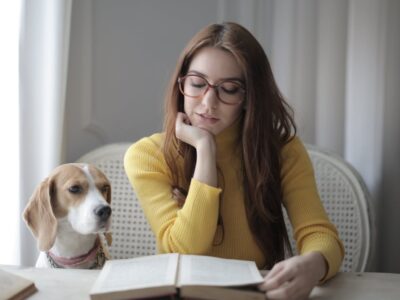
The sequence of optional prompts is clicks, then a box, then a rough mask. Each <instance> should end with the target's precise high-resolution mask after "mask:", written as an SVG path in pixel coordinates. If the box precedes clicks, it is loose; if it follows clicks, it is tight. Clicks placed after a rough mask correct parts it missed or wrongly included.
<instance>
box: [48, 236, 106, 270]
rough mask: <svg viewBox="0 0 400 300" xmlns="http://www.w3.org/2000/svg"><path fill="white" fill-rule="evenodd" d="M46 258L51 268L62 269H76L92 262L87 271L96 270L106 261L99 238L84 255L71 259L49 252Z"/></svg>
mask: <svg viewBox="0 0 400 300" xmlns="http://www.w3.org/2000/svg"><path fill="white" fill-rule="evenodd" d="M46 257H47V260H48V262H49V263H50V265H51V266H52V267H53V268H64V269H71V268H78V267H79V266H80V265H83V264H85V263H88V262H91V261H93V264H92V265H91V266H90V267H89V269H96V268H101V267H103V265H104V263H105V261H106V256H105V254H104V252H103V248H102V247H101V244H100V240H99V238H97V239H96V242H95V243H94V246H93V248H92V249H90V250H89V252H88V253H86V254H83V255H80V256H76V257H71V258H65V257H60V256H57V255H55V254H53V253H51V252H50V251H47V252H46Z"/></svg>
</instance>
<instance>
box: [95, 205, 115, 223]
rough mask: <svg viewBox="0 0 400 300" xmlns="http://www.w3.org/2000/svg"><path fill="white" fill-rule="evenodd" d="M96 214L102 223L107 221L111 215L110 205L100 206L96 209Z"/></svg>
mask: <svg viewBox="0 0 400 300" xmlns="http://www.w3.org/2000/svg"><path fill="white" fill-rule="evenodd" d="M94 213H95V214H96V216H98V217H99V218H100V220H101V221H106V220H107V219H108V218H109V217H110V215H111V207H110V206H108V205H102V206H98V207H96V208H95V210H94Z"/></svg>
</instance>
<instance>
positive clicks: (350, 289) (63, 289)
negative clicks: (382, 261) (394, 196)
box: [0, 266, 400, 300]
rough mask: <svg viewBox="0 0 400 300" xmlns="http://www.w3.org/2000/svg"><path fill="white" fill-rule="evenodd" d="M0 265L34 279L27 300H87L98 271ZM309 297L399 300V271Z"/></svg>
mask: <svg viewBox="0 0 400 300" xmlns="http://www.w3.org/2000/svg"><path fill="white" fill-rule="evenodd" d="M0 268H1V269H4V270H6V271H10V272H12V273H15V274H17V275H20V276H23V277H26V278H28V279H31V280H33V281H34V282H35V285H36V287H37V288H38V292H36V293H35V294H33V295H32V296H31V297H29V299H30V300H35V299H37V300H51V299H59V300H63V299H65V300H70V299H74V300H80V299H85V300H88V299H90V298H89V291H90V289H91V287H92V285H93V283H94V281H95V279H96V277H97V275H98V274H99V271H98V270H65V269H38V268H32V267H28V268H24V267H16V266H0ZM310 299H313V300H333V299H337V300H339V299H340V300H381V299H384V300H399V299H400V274H390V273H339V274H337V275H336V276H335V277H334V278H333V279H331V280H329V281H328V282H326V283H325V284H324V285H322V286H318V287H316V288H314V290H313V291H312V293H311V296H310Z"/></svg>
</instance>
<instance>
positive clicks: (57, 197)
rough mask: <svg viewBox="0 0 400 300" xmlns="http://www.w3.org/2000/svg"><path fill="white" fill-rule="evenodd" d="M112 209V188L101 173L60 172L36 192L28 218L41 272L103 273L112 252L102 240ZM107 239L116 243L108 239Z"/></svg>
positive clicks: (64, 168)
mask: <svg viewBox="0 0 400 300" xmlns="http://www.w3.org/2000/svg"><path fill="white" fill-rule="evenodd" d="M110 204H111V185H110V182H109V180H108V179H107V177H106V176H105V175H104V174H103V173H102V172H101V171H100V170H99V169H97V168H96V167H94V166H92V165H88V164H64V165H61V166H58V167H57V168H55V169H54V170H53V171H52V172H51V174H50V175H49V176H48V177H47V178H46V179H45V180H43V181H42V182H41V183H40V184H39V186H38V187H37V188H36V189H35V191H34V193H33V194H32V196H31V198H30V199H29V202H28V204H27V206H26V208H25V210H24V212H23V218H24V220H25V222H26V224H27V226H28V227H29V229H30V230H31V232H32V234H33V235H34V236H35V238H36V239H37V244H38V248H39V250H41V253H40V255H39V257H38V260H37V262H36V267H63V268H79V269H89V268H101V267H102V265H103V264H104V260H105V259H104V257H106V258H107V256H108V251H107V250H106V249H103V248H104V246H105V245H104V243H102V241H104V238H103V239H100V238H99V235H100V234H104V233H106V232H107V230H108V229H109V227H110V223H111V207H110ZM106 238H107V241H108V242H109V243H111V236H109V235H108V233H106ZM104 250H105V251H104Z"/></svg>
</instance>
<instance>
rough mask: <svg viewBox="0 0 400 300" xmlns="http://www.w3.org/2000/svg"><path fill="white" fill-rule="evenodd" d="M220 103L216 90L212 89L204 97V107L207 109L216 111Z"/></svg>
mask: <svg viewBox="0 0 400 300" xmlns="http://www.w3.org/2000/svg"><path fill="white" fill-rule="evenodd" d="M218 101H219V100H218V95H217V91H216V89H214V88H211V87H210V88H209V89H208V90H207V91H206V93H205V94H204V96H203V99H202V103H203V105H204V106H205V107H207V108H210V109H215V108H216V107H217V105H218Z"/></svg>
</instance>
